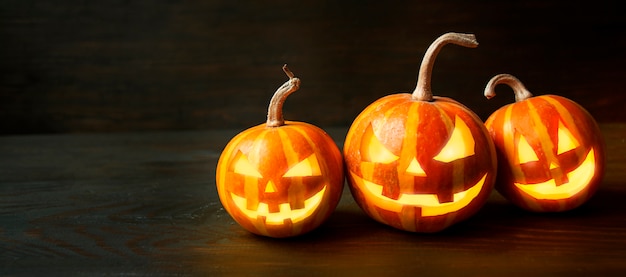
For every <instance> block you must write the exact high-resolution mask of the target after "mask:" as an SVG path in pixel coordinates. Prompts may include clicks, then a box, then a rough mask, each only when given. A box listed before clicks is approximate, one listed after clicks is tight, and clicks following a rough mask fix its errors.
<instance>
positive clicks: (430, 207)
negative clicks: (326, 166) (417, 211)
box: [350, 173, 487, 216]
mask: <svg viewBox="0 0 626 277" xmlns="http://www.w3.org/2000/svg"><path fill="white" fill-rule="evenodd" d="M350 174H351V175H352V177H353V178H354V180H356V182H355V183H356V185H357V186H358V187H359V189H360V190H362V191H367V192H368V193H367V195H368V198H367V199H368V201H372V202H373V204H374V205H376V206H378V207H380V208H382V209H384V210H388V211H392V212H396V213H399V212H401V211H402V209H403V208H404V207H406V206H412V207H421V208H422V216H437V215H444V214H447V213H451V212H456V211H458V210H460V209H462V208H463V207H465V206H467V205H468V204H469V203H470V202H471V201H472V200H473V199H474V198H476V196H478V194H479V193H480V191H481V190H482V188H483V185H484V184H485V180H486V178H487V173H485V175H483V177H482V178H481V179H480V181H478V182H477V183H476V184H474V185H473V186H472V187H471V188H469V189H468V190H466V191H461V192H457V193H455V194H454V200H453V201H452V202H446V203H439V199H438V198H437V195H436V194H406V193H403V194H401V195H400V197H399V198H398V200H394V199H391V198H388V197H385V196H383V195H382V192H383V186H381V185H377V184H375V183H372V182H370V181H367V180H365V179H363V178H360V177H358V176H356V175H355V174H353V173H350Z"/></svg>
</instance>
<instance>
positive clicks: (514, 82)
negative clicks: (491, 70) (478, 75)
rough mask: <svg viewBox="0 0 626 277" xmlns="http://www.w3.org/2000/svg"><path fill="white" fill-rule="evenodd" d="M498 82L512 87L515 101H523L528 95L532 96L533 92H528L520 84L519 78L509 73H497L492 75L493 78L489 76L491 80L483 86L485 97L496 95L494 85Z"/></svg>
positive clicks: (489, 97)
mask: <svg viewBox="0 0 626 277" xmlns="http://www.w3.org/2000/svg"><path fill="white" fill-rule="evenodd" d="M499 84H505V85H507V86H509V87H511V89H513V93H514V94H515V102H519V101H523V100H526V99H528V98H530V97H533V94H532V93H530V91H528V90H527V89H526V87H525V86H524V84H522V82H521V81H520V80H519V79H517V78H515V76H513V75H510V74H498V75H496V76H493V78H491V80H489V82H488V83H487V86H485V97H487V99H491V98H492V97H494V96H496V90H495V89H496V86H497V85H499Z"/></svg>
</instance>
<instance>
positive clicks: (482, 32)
mask: <svg viewBox="0 0 626 277" xmlns="http://www.w3.org/2000/svg"><path fill="white" fill-rule="evenodd" d="M473 2H476V1H312V0H305V1H276V0H273V1H233V0H227V1H226V0H219V1H148V0H137V1H120V0H115V1H78V0H60V1H38V0H14V1H8V0H0V134H5V135H6V134H24V133H65V132H120V131H148V130H193V129H196V130H197V129H200V130H206V129H217V128H234V129H243V128H247V127H250V126H252V125H256V124H259V123H262V122H264V121H265V116H266V112H267V104H268V102H269V99H270V97H271V95H272V94H273V93H274V91H275V90H276V88H277V87H278V86H280V85H281V84H282V83H283V82H285V81H286V80H287V77H286V76H285V75H284V73H283V72H282V71H281V66H282V65H283V64H284V63H288V64H289V66H290V68H291V69H292V70H293V71H294V73H295V74H296V75H297V76H298V77H300V78H301V79H302V87H301V90H300V91H298V92H297V93H295V94H293V95H292V96H290V98H289V99H288V100H287V102H286V104H285V107H284V108H285V117H286V118H287V119H290V120H298V121H306V122H310V123H313V124H316V125H319V126H321V127H332V126H348V125H349V124H350V123H351V121H352V120H353V119H354V117H355V116H356V115H357V114H358V113H359V112H360V111H361V110H362V109H363V108H364V107H365V106H366V105H368V104H369V103H371V102H373V101H374V100H376V99H378V98H380V97H382V96H384V95H388V94H392V93H396V92H410V91H412V90H413V88H414V86H415V83H416V78H417V72H418V68H419V65H420V62H421V59H422V57H423V54H424V51H425V50H426V48H427V47H428V46H429V44H430V43H431V42H432V41H433V40H434V39H435V38H436V37H438V36H439V35H441V34H443V33H445V32H450V31H455V32H467V33H474V34H476V36H477V39H478V41H479V42H480V46H479V47H478V48H476V49H469V48H463V47H459V46H454V45H448V46H446V47H444V48H443V50H442V51H441V53H440V54H439V57H438V58H437V60H436V62H435V68H434V72H433V81H432V84H433V92H434V94H435V95H441V96H449V97H452V98H455V99H456V100H458V101H460V102H462V103H464V104H466V105H467V106H469V107H470V108H471V109H472V110H474V111H475V112H476V113H477V114H478V115H479V116H480V117H481V118H483V119H486V117H487V116H488V115H489V114H490V113H491V112H493V111H494V110H496V109H497V108H498V107H499V106H501V105H503V104H506V103H509V102H511V101H513V95H512V93H511V91H510V90H509V89H507V88H506V87H498V92H499V93H500V95H499V96H498V97H496V98H495V99H493V100H490V101H487V100H486V99H485V98H484V97H483V96H482V91H483V89H484V86H485V84H486V82H487V81H488V80H489V78H491V77H492V76H493V75H495V74H498V73H510V74H513V75H515V76H517V77H518V78H519V79H521V80H522V82H524V84H525V85H526V86H527V88H528V89H529V90H530V91H531V92H533V93H535V94H537V95H539V94H547V93H554V94H560V95H563V96H566V97H569V98H570V99H572V100H574V101H577V102H578V103H580V104H581V105H583V106H584V107H585V108H586V109H588V110H589V111H590V112H591V114H592V115H593V116H594V117H595V118H596V119H597V120H598V121H599V122H614V121H620V122H621V121H626V114H625V113H624V112H623V109H624V103H626V101H625V100H626V95H625V94H624V88H625V87H626V80H625V78H626V74H625V73H626V70H625V69H624V67H625V64H626V63H625V62H626V57H625V55H624V51H625V50H626V19H625V16H624V14H625V13H624V10H623V9H620V8H618V2H617V1H615V3H612V2H607V1H591V2H590V1H588V2H581V3H578V2H576V3H577V4H574V3H572V2H570V1H518V2H517V1H501V0H500V1H480V2H479V3H473Z"/></svg>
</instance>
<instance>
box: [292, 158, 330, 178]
mask: <svg viewBox="0 0 626 277" xmlns="http://www.w3.org/2000/svg"><path fill="white" fill-rule="evenodd" d="M319 175H322V172H321V170H320V165H319V163H318V162H317V157H316V156H315V153H313V154H311V156H309V157H307V158H306V159H304V160H302V161H300V162H299V163H297V164H296V165H294V166H292V167H291V168H290V169H289V170H287V172H286V173H285V174H284V175H283V177H305V176H319Z"/></svg>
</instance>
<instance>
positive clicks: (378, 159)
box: [361, 125, 399, 164]
mask: <svg viewBox="0 0 626 277" xmlns="http://www.w3.org/2000/svg"><path fill="white" fill-rule="evenodd" d="M361 157H362V159H363V160H365V161H368V162H375V163H383V164H388V163H391V162H393V161H395V160H397V159H398V158H399V157H398V156H396V155H394V154H393V153H391V151H389V149H387V148H386V147H385V145H383V144H382V143H381V142H380V140H378V138H377V137H376V135H375V134H374V131H373V130H372V126H371V125H370V126H369V127H368V128H367V130H365V134H363V142H362V143H361Z"/></svg>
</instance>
